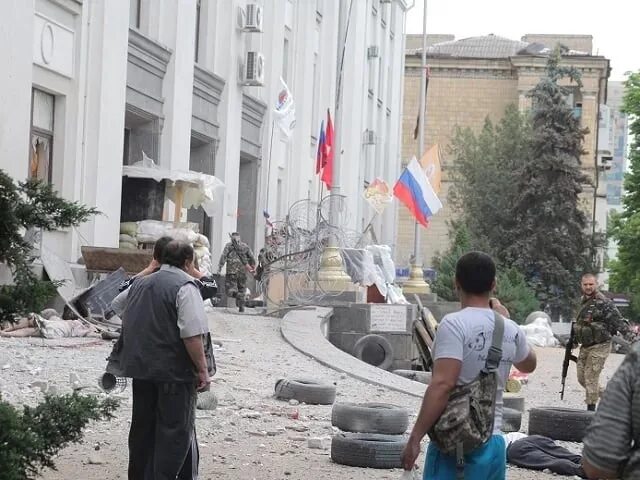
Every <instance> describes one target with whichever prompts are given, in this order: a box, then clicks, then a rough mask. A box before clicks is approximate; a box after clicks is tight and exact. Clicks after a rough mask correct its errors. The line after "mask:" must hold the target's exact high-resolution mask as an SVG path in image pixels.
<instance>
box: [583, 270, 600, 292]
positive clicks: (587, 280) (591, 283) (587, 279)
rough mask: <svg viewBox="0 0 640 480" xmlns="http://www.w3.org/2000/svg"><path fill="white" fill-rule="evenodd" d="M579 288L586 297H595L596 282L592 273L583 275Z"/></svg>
mask: <svg viewBox="0 0 640 480" xmlns="http://www.w3.org/2000/svg"><path fill="white" fill-rule="evenodd" d="M580 288H581V289H582V293H583V294H584V295H585V296H587V297H591V296H593V295H595V293H596V292H597V291H598V280H597V278H596V276H595V275H594V274H593V273H585V274H584V275H582V280H581V282H580Z"/></svg>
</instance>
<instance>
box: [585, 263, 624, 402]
mask: <svg viewBox="0 0 640 480" xmlns="http://www.w3.org/2000/svg"><path fill="white" fill-rule="evenodd" d="M581 288H582V303H581V306H580V309H579V310H578V314H577V315H576V324H575V342H576V343H577V344H580V353H579V354H578V361H577V368H576V369H577V372H578V382H579V383H580V385H582V386H583V387H584V389H585V390H586V398H585V402H586V404H587V410H592V411H593V410H595V409H596V403H597V402H598V399H599V398H600V393H601V392H600V384H599V382H600V373H601V372H602V369H603V368H604V363H605V361H606V360H607V357H608V356H609V353H610V352H611V336H612V335H615V334H616V333H617V332H620V333H621V334H622V335H623V336H624V337H625V339H627V340H629V341H634V338H633V337H634V335H633V333H632V332H631V330H630V329H629V324H628V323H627V321H626V320H625V319H624V318H623V317H622V315H621V314H620V312H619V311H618V309H617V308H616V307H615V305H614V304H613V302H612V301H611V300H609V299H608V298H607V297H605V296H604V295H603V294H602V293H600V292H599V291H598V287H597V280H596V276H595V275H594V274H592V273H586V274H584V275H583V276H582V282H581Z"/></svg>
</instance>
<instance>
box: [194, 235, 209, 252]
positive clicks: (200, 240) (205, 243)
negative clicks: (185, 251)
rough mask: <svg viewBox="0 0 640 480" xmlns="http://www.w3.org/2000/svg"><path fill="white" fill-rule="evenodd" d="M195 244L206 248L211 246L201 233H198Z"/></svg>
mask: <svg viewBox="0 0 640 480" xmlns="http://www.w3.org/2000/svg"><path fill="white" fill-rule="evenodd" d="M195 245H196V246H199V247H206V248H207V249H209V248H210V247H211V244H210V243H209V239H208V238H207V237H205V236H204V235H202V234H200V235H198V239H197V240H196V242H195Z"/></svg>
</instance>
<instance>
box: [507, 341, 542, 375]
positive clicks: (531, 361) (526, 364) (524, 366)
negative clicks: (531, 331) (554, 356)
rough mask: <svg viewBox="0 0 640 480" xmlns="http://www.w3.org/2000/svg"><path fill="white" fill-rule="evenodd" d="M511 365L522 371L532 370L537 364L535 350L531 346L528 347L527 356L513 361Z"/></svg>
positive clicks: (528, 371)
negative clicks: (516, 361) (519, 360)
mask: <svg viewBox="0 0 640 480" xmlns="http://www.w3.org/2000/svg"><path fill="white" fill-rule="evenodd" d="M513 366H514V367H516V368H517V369H518V370H520V371H521V372H522V373H531V372H533V371H534V370H535V369H536V367H537V366H538V358H537V357H536V352H535V351H534V350H533V348H531V347H530V349H529V354H528V355H527V357H526V358H525V359H524V360H522V361H521V362H518V363H514V364H513Z"/></svg>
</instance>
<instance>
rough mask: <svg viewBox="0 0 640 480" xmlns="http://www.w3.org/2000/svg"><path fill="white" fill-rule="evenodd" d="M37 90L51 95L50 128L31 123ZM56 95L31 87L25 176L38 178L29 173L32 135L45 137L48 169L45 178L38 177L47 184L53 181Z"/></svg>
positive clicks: (32, 144)
mask: <svg viewBox="0 0 640 480" xmlns="http://www.w3.org/2000/svg"><path fill="white" fill-rule="evenodd" d="M36 91H38V92H40V93H42V94H44V95H47V96H49V97H51V100H52V102H51V130H46V129H44V128H42V127H36V126H35V125H34V124H33V111H34V107H35V96H36V94H35V92H36ZM55 122H56V96H55V95H54V94H52V93H49V92H46V91H44V90H42V89H40V88H36V87H33V86H32V87H31V119H30V122H29V123H30V125H29V127H30V128H29V155H28V160H27V161H28V163H27V165H28V172H27V178H29V179H32V178H35V179H38V176H37V175H36V176H33V175H32V174H31V161H32V155H33V148H34V142H33V140H34V137H41V138H43V139H46V140H47V141H48V142H49V152H48V157H49V158H48V169H47V178H46V179H45V178H40V179H39V180H42V181H45V180H46V182H47V183H49V184H51V183H52V181H53V141H54V135H55V128H56V123H55Z"/></svg>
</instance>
